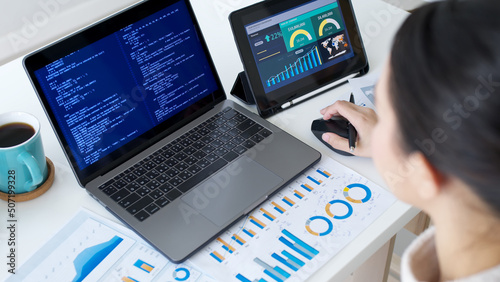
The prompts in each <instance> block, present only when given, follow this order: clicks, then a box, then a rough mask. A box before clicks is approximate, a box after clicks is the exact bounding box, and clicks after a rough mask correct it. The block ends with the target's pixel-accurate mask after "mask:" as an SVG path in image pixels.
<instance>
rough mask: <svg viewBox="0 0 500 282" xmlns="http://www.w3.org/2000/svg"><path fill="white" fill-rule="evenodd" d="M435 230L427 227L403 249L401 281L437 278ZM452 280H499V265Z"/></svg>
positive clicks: (488, 281) (438, 275)
mask: <svg viewBox="0 0 500 282" xmlns="http://www.w3.org/2000/svg"><path fill="white" fill-rule="evenodd" d="M435 232H436V231H435V229H434V227H431V228H429V229H427V230H426V231H425V232H424V233H422V234H421V235H420V236H418V237H417V239H415V240H414V241H413V242H412V243H411V244H410V246H409V247H408V248H407V249H406V250H405V252H404V254H403V258H402V260H401V282H413V281H438V280H439V277H440V272H439V263H438V259H437V253H436V246H435V242H434V235H435ZM454 281H456V282H475V281H481V282H490V281H491V282H497V281H500V265H497V266H495V267H492V268H490V269H487V270H485V271H482V272H479V273H476V274H474V275H471V276H468V277H464V278H461V279H457V280H454Z"/></svg>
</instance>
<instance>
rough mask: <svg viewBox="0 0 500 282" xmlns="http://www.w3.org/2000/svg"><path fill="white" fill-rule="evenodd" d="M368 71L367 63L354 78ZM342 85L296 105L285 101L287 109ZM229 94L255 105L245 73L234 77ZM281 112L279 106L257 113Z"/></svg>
mask: <svg viewBox="0 0 500 282" xmlns="http://www.w3.org/2000/svg"><path fill="white" fill-rule="evenodd" d="M369 70H370V66H369V64H368V63H367V64H366V66H365V68H363V69H362V70H360V71H359V72H358V73H357V74H356V75H355V76H354V77H359V76H363V75H365V74H367V73H368V71H369ZM344 79H345V78H344ZM344 83H347V79H346V80H345V81H342V79H340V80H339V81H338V83H335V82H334V83H333V85H332V86H331V87H328V88H326V89H323V90H322V91H321V92H318V93H316V94H314V95H313V96H310V97H307V98H306V99H304V100H302V101H300V102H298V103H297V102H295V103H294V102H293V101H287V102H289V103H290V105H289V106H288V107H291V106H294V105H297V104H299V103H301V102H304V101H306V100H308V99H311V98H313V97H315V96H317V95H320V94H323V93H325V92H326V91H330V90H331V89H333V88H335V87H339V86H341V85H342V84H344ZM231 94H232V95H233V96H234V97H236V98H238V99H239V100H241V101H242V102H243V103H245V104H247V105H255V96H254V95H253V92H252V89H251V88H250V83H249V82H248V77H247V76H246V73H245V72H244V71H242V72H240V73H239V74H238V76H237V77H236V81H235V82H234V85H233V88H232V89H231ZM282 110H283V108H282V107H281V105H279V106H276V107H274V108H272V109H269V111H268V112H265V113H261V112H260V111H259V114H260V115H261V116H262V117H268V116H270V115H273V114H275V113H277V112H280V111H282Z"/></svg>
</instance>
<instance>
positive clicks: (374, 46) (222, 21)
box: [0, 0, 418, 281]
mask: <svg viewBox="0 0 500 282" xmlns="http://www.w3.org/2000/svg"><path fill="white" fill-rule="evenodd" d="M352 1H353V5H354V9H355V12H356V16H357V18H358V22H359V27H360V30H361V32H362V36H363V40H364V42H365V46H366V48H367V53H368V58H369V62H370V67H371V69H376V68H379V67H381V65H382V64H383V62H384V60H385V58H386V56H387V53H388V51H389V48H390V45H391V42H392V38H393V36H394V33H395V31H396V30H397V28H398V27H399V25H400V24H401V23H402V21H403V20H404V18H405V17H406V16H407V14H406V12H403V11H402V10H399V9H397V8H394V7H392V6H389V5H388V4H386V3H385V2H381V1H380V0H352ZM192 2H193V6H194V8H195V12H196V14H197V15H198V17H199V22H200V25H201V26H202V30H203V32H204V34H205V37H206V40H207V43H208V45H209V48H210V50H211V52H212V54H213V59H214V61H215V64H216V67H217V69H218V71H219V75H220V77H221V80H222V83H223V85H224V88H225V90H226V93H229V90H230V89H231V87H232V85H233V82H234V79H235V78H236V75H237V73H238V72H240V71H241V70H242V69H243V68H242V65H241V63H240V60H239V57H238V53H237V50H236V46H235V44H234V41H233V37H232V33H231V30H230V27H229V23H228V20H227V16H228V14H229V12H230V10H235V9H237V8H240V7H242V6H244V5H249V4H250V3H254V2H257V1H255V0H251V1H247V0H192ZM347 91H349V87H348V86H347V85H344V86H341V87H339V88H336V89H335V90H332V91H330V92H328V93H326V94H323V95H321V96H318V97H316V98H314V99H312V100H310V101H307V102H306V103H303V104H300V105H298V106H296V107H293V108H291V109H289V110H287V111H285V112H283V113H280V114H278V115H276V116H274V117H272V118H270V119H269V120H270V121H271V122H273V123H275V124H276V125H277V126H279V127H281V128H282V129H284V130H286V131H288V132H289V133H291V134H292V135H294V136H296V137H297V138H299V139H301V140H302V141H304V142H305V143H307V144H309V145H310V146H312V147H314V148H316V149H317V150H319V151H320V152H321V153H322V154H323V155H324V156H328V157H331V158H333V159H335V160H337V161H339V162H340V163H342V164H344V165H346V166H348V167H350V168H352V169H354V170H355V171H357V172H359V173H361V174H362V175H364V176H365V177H367V178H369V179H370V180H372V181H374V182H376V183H378V184H380V185H382V186H384V187H386V186H385V185H384V183H383V181H382V178H381V177H380V175H379V174H378V173H377V172H376V170H375V168H374V166H373V163H372V161H371V160H370V159H365V158H352V157H351V158H348V157H342V156H339V155H337V154H335V153H333V152H331V151H329V150H328V149H327V148H326V147H325V146H324V145H322V144H321V143H320V142H319V141H318V140H316V138H315V137H314V136H313V135H312V133H311V132H310V125H311V122H312V120H313V119H316V118H319V117H320V115H319V110H320V109H321V108H323V107H324V106H327V105H329V104H331V103H332V102H333V101H334V100H335V99H336V98H337V97H339V95H341V94H344V93H346V92H347ZM230 98H231V99H232V97H230ZM247 108H249V109H250V110H251V111H254V112H256V109H255V108H254V107H247ZM8 111H25V112H29V113H32V114H34V115H35V116H36V117H38V118H39V119H40V121H41V124H42V139H43V143H44V147H45V153H46V155H47V156H48V157H49V158H50V159H51V160H52V161H53V162H54V164H55V166H56V178H55V182H54V185H53V187H52V188H51V189H50V190H49V191H48V192H47V193H45V194H44V195H42V196H41V197H40V198H38V199H35V200H32V201H30V202H24V203H17V217H18V220H19V222H18V231H17V244H18V253H17V262H18V265H17V267H19V266H20V264H22V263H23V262H25V261H26V260H27V259H28V258H29V256H30V255H31V254H32V253H33V252H34V251H35V250H37V249H38V248H40V247H41V246H42V245H43V244H44V243H45V242H46V241H47V240H48V239H50V238H51V236H52V235H54V233H55V232H56V231H57V230H59V229H60V228H61V227H62V226H63V225H64V224H65V223H66V222H67V221H68V220H69V219H71V217H72V216H73V215H74V214H75V213H76V211H77V210H78V209H79V208H80V207H85V208H87V209H89V210H91V211H94V212H96V213H98V214H101V215H103V216H104V217H106V218H109V219H111V220H113V221H116V222H118V220H117V219H115V218H114V217H113V216H112V215H111V214H110V213H108V212H107V211H106V210H105V209H104V208H103V207H102V206H101V205H100V204H98V203H97V202H96V201H95V200H93V199H92V198H91V197H90V196H89V195H88V194H87V193H86V192H85V190H84V189H82V188H80V187H79V186H78V184H77V182H76V179H75V177H74V176H73V173H72V172H71V169H70V167H69V164H68V162H67V161H66V158H65V157H64V154H63V151H62V149H61V147H60V146H59V143H58V141H57V139H56V137H55V135H54V132H53V131H52V129H51V127H50V124H49V122H48V120H47V118H46V116H45V114H44V111H43V109H42V107H41V105H40V103H39V101H38V99H37V97H36V95H35V93H34V90H33V88H32V87H31V84H30V82H29V80H28V78H27V76H26V74H25V72H24V70H23V67H22V58H19V59H16V60H14V61H12V62H10V63H8V64H6V65H3V66H1V67H0V113H3V112H8ZM417 213H418V211H417V210H416V209H414V208H411V207H409V206H408V205H405V204H403V203H400V202H397V203H395V204H394V205H393V206H392V207H391V208H390V209H389V210H388V211H387V212H386V213H384V214H383V215H382V216H381V217H380V218H379V219H378V220H377V221H376V222H375V223H374V224H372V225H371V226H370V227H369V228H368V229H366V230H365V231H364V232H362V233H361V235H359V236H358V237H357V238H356V239H355V240H353V241H352V242H351V243H350V244H349V245H348V246H346V247H345V248H344V249H343V250H342V251H341V252H339V253H338V254H337V255H336V256H335V257H334V258H332V259H331V260H330V261H329V262H328V263H327V264H326V265H325V266H324V267H323V268H322V269H321V270H320V271H318V272H317V273H315V274H314V275H313V276H312V277H311V279H310V281H325V280H332V281H342V280H344V279H345V278H346V277H348V275H349V274H350V273H352V272H353V271H355V270H356V269H357V268H358V267H359V266H360V265H361V264H362V263H363V262H364V261H365V260H366V259H367V258H369V257H370V256H371V255H372V254H373V253H375V252H376V251H377V250H378V249H379V248H380V247H381V246H382V245H384V244H385V243H386V242H387V241H388V240H389V239H390V238H391V237H392V236H394V235H395V234H396V233H397V232H398V231H399V230H400V229H401V228H403V226H404V225H405V224H406V223H407V222H408V221H410V220H411V219H412V218H413V217H414V216H415V215H416V214H417ZM6 214H7V204H6V203H5V202H3V201H0V280H3V279H2V278H4V277H6V274H7V271H6V262H7V261H6V260H7V259H6V254H7V243H6V241H5V240H6V239H7V232H6V228H5V227H6V225H7V217H6Z"/></svg>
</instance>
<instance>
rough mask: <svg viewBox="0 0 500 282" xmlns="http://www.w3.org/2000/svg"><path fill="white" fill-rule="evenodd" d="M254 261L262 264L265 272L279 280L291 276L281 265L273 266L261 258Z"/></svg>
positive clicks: (279, 281) (281, 280) (278, 281)
mask: <svg viewBox="0 0 500 282" xmlns="http://www.w3.org/2000/svg"><path fill="white" fill-rule="evenodd" d="M253 261H254V262H255V263H257V264H258V265H260V266H262V267H263V268H264V273H265V274H267V275H268V276H269V277H271V278H273V279H274V280H276V281H277V282H283V281H285V280H286V279H287V278H289V277H290V276H291V275H290V274H289V273H288V272H286V271H284V270H283V269H281V268H280V267H279V266H275V267H272V266H270V265H269V264H267V263H265V262H264V261H262V260H261V259H259V258H255V259H254V260H253Z"/></svg>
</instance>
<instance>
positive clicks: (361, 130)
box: [320, 101, 377, 157]
mask: <svg viewBox="0 0 500 282" xmlns="http://www.w3.org/2000/svg"><path fill="white" fill-rule="evenodd" d="M320 113H321V114H322V115H323V119H325V120H328V119H331V118H332V117H333V116H342V117H344V118H345V119H347V120H348V121H349V122H350V123H351V124H352V125H353V126H354V128H356V131H357V132H358V139H357V141H356V149H355V150H354V152H353V153H352V154H354V155H356V156H361V157H371V156H372V152H371V138H372V131H373V128H374V127H375V124H377V114H376V113H375V111H373V110H372V109H370V108H366V107H361V106H357V105H355V104H353V103H349V102H347V101H337V102H335V103H334V104H333V105H330V106H328V107H326V108H324V109H322V110H321V111H320ZM323 140H324V141H325V142H327V143H329V144H330V145H331V146H332V147H334V148H336V149H339V150H342V151H345V152H349V141H348V140H347V139H346V138H343V137H340V136H339V135H337V134H335V133H325V134H323Z"/></svg>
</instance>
